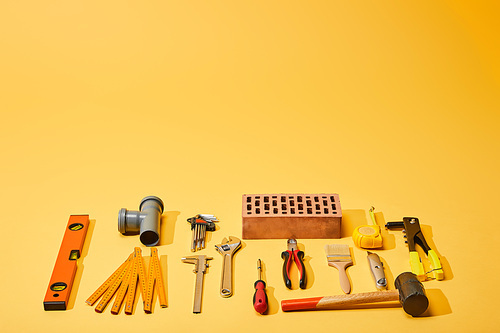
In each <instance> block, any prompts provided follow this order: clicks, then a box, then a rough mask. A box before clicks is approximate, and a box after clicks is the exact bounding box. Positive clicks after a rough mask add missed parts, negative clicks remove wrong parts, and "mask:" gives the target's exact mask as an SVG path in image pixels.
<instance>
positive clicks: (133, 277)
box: [85, 247, 167, 314]
mask: <svg viewBox="0 0 500 333" xmlns="http://www.w3.org/2000/svg"><path fill="white" fill-rule="evenodd" d="M138 282H139V283H138ZM137 284H139V286H140V288H141V295H142V300H143V303H144V311H145V312H146V313H151V312H152V310H151V309H152V305H153V296H154V290H155V288H156V292H157V294H158V298H159V299H160V306H161V307H162V308H164V307H167V297H166V296H165V286H164V284H163V278H162V274H161V269H160V260H159V259H158V250H157V249H156V248H152V249H151V258H150V260H149V274H148V277H147V278H146V271H145V268H144V260H143V258H142V252H141V249H140V248H138V247H136V248H134V253H132V254H131V255H130V256H129V257H128V258H127V260H126V261H125V262H124V263H123V264H122V265H121V266H120V267H118V269H117V270H116V271H115V272H114V273H113V274H111V276H110V277H109V278H108V279H107V280H106V281H105V282H104V283H103V284H102V285H101V286H100V287H99V288H98V289H97V290H96V291H95V292H94V293H93V294H92V295H91V296H90V297H89V298H88V299H87V300H86V301H85V303H87V304H88V305H94V304H95V303H96V302H97V301H98V300H99V299H100V298H101V296H102V299H101V301H100V302H99V303H98V304H97V306H96V308H95V311H96V312H99V313H101V312H103V311H104V309H105V308H106V306H107V305H108V303H109V302H110V301H111V299H112V298H113V296H114V295H115V294H116V298H115V302H114V303H113V306H112V307H111V313H112V314H118V313H119V312H120V308H121V306H122V304H123V301H124V300H126V301H125V314H132V313H133V310H134V302H135V294H136V290H137Z"/></svg>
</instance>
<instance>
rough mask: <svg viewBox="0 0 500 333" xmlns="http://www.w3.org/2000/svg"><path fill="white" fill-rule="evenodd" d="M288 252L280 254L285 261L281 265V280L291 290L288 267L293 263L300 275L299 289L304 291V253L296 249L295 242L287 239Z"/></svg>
mask: <svg viewBox="0 0 500 333" xmlns="http://www.w3.org/2000/svg"><path fill="white" fill-rule="evenodd" d="M287 245H288V250H287V251H283V252H282V253H281V258H283V260H285V262H284V263H283V280H284V281H285V286H286V287H287V288H288V289H292V281H291V280H290V267H291V266H292V261H295V264H296V265H297V268H298V269H299V273H300V289H306V283H307V281H306V268H305V267H304V262H303V260H304V252H302V251H299V249H298V248H297V240H295V239H289V240H288V241H287Z"/></svg>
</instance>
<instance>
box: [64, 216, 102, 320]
mask: <svg viewBox="0 0 500 333" xmlns="http://www.w3.org/2000/svg"><path fill="white" fill-rule="evenodd" d="M95 222H96V220H95V219H90V220H89V228H88V229H87V235H86V236H85V243H84V244H83V248H82V253H81V254H80V258H78V261H77V265H78V266H77V269H76V274H75V280H74V281H73V287H72V288H71V293H70V295H69V300H68V307H67V309H66V310H71V309H73V307H74V306H75V302H76V296H77V294H78V289H79V288H80V282H81V281H82V275H83V271H84V269H85V265H84V264H83V259H84V258H85V257H86V256H87V254H88V253H89V247H90V241H91V240H92V235H93V234H94V228H95Z"/></svg>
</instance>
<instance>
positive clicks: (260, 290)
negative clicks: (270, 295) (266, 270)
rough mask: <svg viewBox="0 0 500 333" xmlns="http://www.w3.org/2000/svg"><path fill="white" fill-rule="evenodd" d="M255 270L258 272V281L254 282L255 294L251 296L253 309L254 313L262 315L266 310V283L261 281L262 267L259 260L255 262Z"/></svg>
mask: <svg viewBox="0 0 500 333" xmlns="http://www.w3.org/2000/svg"><path fill="white" fill-rule="evenodd" d="M257 269H258V270H259V279H258V280H257V281H255V284H254V288H255V294H254V295H253V307H254V309H255V311H257V312H258V313H260V314H263V313H264V312H266V310H267V294H266V283H265V282H264V281H263V280H262V266H261V262H260V259H259V260H257Z"/></svg>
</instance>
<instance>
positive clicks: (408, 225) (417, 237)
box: [385, 217, 444, 281]
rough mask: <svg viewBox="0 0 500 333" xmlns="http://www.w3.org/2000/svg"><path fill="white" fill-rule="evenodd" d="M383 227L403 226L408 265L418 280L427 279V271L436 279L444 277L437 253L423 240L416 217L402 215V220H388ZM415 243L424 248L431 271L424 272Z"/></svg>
mask: <svg viewBox="0 0 500 333" xmlns="http://www.w3.org/2000/svg"><path fill="white" fill-rule="evenodd" d="M385 227H386V228H387V229H393V228H403V232H404V233H406V235H405V236H404V237H405V238H407V240H406V243H408V250H410V266H411V271H412V272H413V273H415V275H417V277H418V279H419V280H420V281H424V280H426V279H427V277H428V276H427V273H430V274H431V278H434V279H436V280H443V279H444V272H443V267H442V266H441V262H440V261H439V257H438V255H437V253H436V252H435V251H434V250H432V249H431V248H430V247H429V245H428V244H427V242H426V241H425V238H424V235H423V234H422V230H421V229H420V224H419V223H418V218H416V217H403V222H388V223H387V224H386V225H385ZM415 244H418V245H420V247H421V248H422V249H423V250H424V252H425V254H426V255H427V257H428V258H429V261H430V263H431V271H430V272H427V273H426V272H425V270H424V265H423V264H422V260H421V259H420V257H419V256H418V252H417V250H416V248H415Z"/></svg>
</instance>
